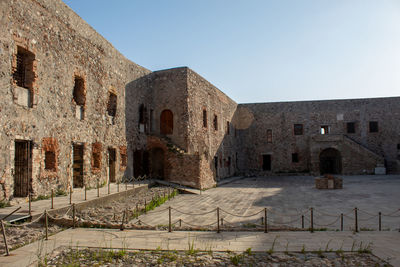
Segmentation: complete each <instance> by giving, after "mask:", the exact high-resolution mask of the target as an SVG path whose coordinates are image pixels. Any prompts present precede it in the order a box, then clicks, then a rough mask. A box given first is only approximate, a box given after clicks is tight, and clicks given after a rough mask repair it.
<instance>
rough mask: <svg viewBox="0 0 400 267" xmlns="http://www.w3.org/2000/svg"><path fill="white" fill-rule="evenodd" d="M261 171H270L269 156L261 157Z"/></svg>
mask: <svg viewBox="0 0 400 267" xmlns="http://www.w3.org/2000/svg"><path fill="white" fill-rule="evenodd" d="M262 169H263V171H270V170H271V155H262Z"/></svg>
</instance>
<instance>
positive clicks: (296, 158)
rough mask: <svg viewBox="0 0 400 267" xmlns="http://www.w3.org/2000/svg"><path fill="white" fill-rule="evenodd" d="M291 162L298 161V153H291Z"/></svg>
mask: <svg viewBox="0 0 400 267" xmlns="http://www.w3.org/2000/svg"><path fill="white" fill-rule="evenodd" d="M292 162H293V163H297V162H299V154H297V153H293V154H292Z"/></svg>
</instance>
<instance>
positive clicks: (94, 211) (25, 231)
mask: <svg viewBox="0 0 400 267" xmlns="http://www.w3.org/2000/svg"><path fill="white" fill-rule="evenodd" d="M170 190H171V189H169V187H162V186H159V187H152V188H149V189H148V190H143V191H140V192H139V193H138V194H135V195H131V196H129V197H128V198H127V199H124V200H121V201H110V202H109V203H107V204H106V205H103V206H99V207H93V208H88V209H86V210H84V211H82V212H81V213H78V214H77V217H79V218H81V219H84V220H88V221H93V222H94V223H99V222H104V223H116V222H118V223H120V222H121V218H122V211H123V210H125V209H130V210H133V209H134V208H136V204H138V205H139V207H140V206H141V207H143V206H144V203H145V200H146V202H147V203H150V201H151V200H152V198H155V197H156V196H163V195H164V193H165V194H167V193H168V192H170ZM114 213H116V216H115V219H116V220H115V221H114ZM62 217H63V218H69V219H71V218H72V216H71V211H70V212H69V213H68V215H64V216H62ZM24 224H28V225H26V226H24ZM24 224H22V225H20V226H17V227H9V226H6V235H7V243H8V248H9V249H10V250H12V249H15V248H18V247H21V246H23V245H25V244H28V243H32V242H34V241H36V240H39V239H42V238H44V236H45V228H44V223H42V222H36V223H31V224H29V223H24ZM62 230H63V228H62V227H60V226H57V225H54V224H52V223H49V235H51V234H54V233H57V232H59V231H62ZM3 252H5V245H4V240H3V238H2V237H1V238H0V253H3Z"/></svg>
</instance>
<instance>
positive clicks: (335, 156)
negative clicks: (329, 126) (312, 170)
mask: <svg viewBox="0 0 400 267" xmlns="http://www.w3.org/2000/svg"><path fill="white" fill-rule="evenodd" d="M319 171H320V173H321V174H340V173H341V172H342V157H341V156H340V152H339V151H338V150H337V149H334V148H327V149H324V150H322V152H321V153H320V154H319Z"/></svg>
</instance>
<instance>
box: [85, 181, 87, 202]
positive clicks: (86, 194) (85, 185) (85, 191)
mask: <svg viewBox="0 0 400 267" xmlns="http://www.w3.org/2000/svg"><path fill="white" fill-rule="evenodd" d="M85 200H87V187H86V185H85Z"/></svg>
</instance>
